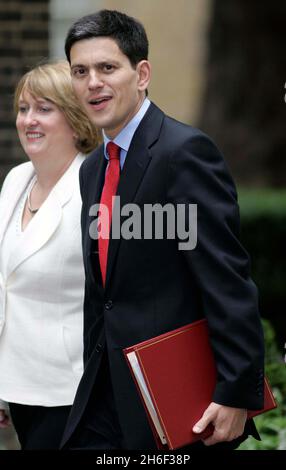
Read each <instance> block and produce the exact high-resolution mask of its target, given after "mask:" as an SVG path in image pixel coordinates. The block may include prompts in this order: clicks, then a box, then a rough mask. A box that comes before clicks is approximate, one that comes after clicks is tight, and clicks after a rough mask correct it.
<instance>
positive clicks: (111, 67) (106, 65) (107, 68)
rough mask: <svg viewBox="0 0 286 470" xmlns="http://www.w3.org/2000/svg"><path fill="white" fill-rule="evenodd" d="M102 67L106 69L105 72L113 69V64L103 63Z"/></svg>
mask: <svg viewBox="0 0 286 470" xmlns="http://www.w3.org/2000/svg"><path fill="white" fill-rule="evenodd" d="M103 69H104V70H105V71H106V72H111V71H112V70H113V69H114V66H113V65H111V64H105V65H104V66H103Z"/></svg>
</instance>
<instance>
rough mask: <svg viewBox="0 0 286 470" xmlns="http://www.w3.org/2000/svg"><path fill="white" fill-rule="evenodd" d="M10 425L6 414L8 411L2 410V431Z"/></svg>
mask: <svg viewBox="0 0 286 470" xmlns="http://www.w3.org/2000/svg"><path fill="white" fill-rule="evenodd" d="M9 424H10V419H9V416H8V415H7V413H6V410H2V409H0V429H4V428H7V426H9Z"/></svg>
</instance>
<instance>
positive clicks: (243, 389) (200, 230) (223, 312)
mask: <svg viewBox="0 0 286 470" xmlns="http://www.w3.org/2000/svg"><path fill="white" fill-rule="evenodd" d="M168 179H169V181H168V188H169V189H168V200H170V201H171V202H173V203H175V204H177V203H184V204H186V206H185V207H186V212H185V214H186V219H187V221H188V209H187V208H188V204H197V245H196V247H195V248H194V249H193V250H189V251H180V253H181V255H182V256H184V257H185V259H186V262H187V264H188V268H189V270H191V272H192V274H193V277H194V278H195V281H196V283H197V286H198V289H199V293H200V298H201V303H202V307H203V314H204V315H205V317H206V318H207V321H208V325H209V330H210V339H211V344H212V348H213V351H214V355H215V360H216V365H217V385H216V389H215V392H214V395H213V401H215V402H216V403H220V404H223V405H227V406H233V407H238V408H248V409H259V408H261V407H262V406H263V362H264V346H263V344H264V342H263V331H262V325H261V320H260V315H259V310H258V294H257V288H256V286H255V284H254V283H253V281H252V280H251V277H250V262H249V257H248V255H247V253H246V251H245V250H244V248H243V247H242V246H241V244H240V242H239V208H238V205H237V200H236V190H235V187H234V183H233V181H232V178H231V176H230V175H229V172H228V169H227V167H226V165H225V163H224V160H223V157H222V156H221V154H220V152H219V151H218V149H217V148H216V146H215V145H214V144H213V143H212V141H211V140H210V139H209V138H208V137H207V136H206V135H204V134H202V133H198V134H195V135H193V136H191V137H190V138H189V139H185V141H184V143H183V144H182V145H181V147H180V148H177V150H176V151H175V152H173V154H172V156H171V157H170V161H169V178H168ZM190 277H191V276H190Z"/></svg>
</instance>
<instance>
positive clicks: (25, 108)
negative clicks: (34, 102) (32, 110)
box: [19, 106, 28, 113]
mask: <svg viewBox="0 0 286 470" xmlns="http://www.w3.org/2000/svg"><path fill="white" fill-rule="evenodd" d="M27 110H28V108H27V106H19V113H25V112H26V111H27Z"/></svg>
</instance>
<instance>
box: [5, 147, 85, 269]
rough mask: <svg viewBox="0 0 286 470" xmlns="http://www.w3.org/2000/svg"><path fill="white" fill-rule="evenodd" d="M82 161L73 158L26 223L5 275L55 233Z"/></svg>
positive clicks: (81, 158) (70, 195) (78, 157)
mask: <svg viewBox="0 0 286 470" xmlns="http://www.w3.org/2000/svg"><path fill="white" fill-rule="evenodd" d="M82 161H83V156H81V155H78V156H77V157H76V158H75V160H74V161H73V162H72V164H71V165H70V167H69V168H68V170H67V171H66V172H65V174H64V175H63V176H62V177H61V179H60V180H59V181H58V182H57V184H56V185H55V186H54V188H53V189H52V191H51V192H50V194H49V196H48V197H47V199H46V200H45V202H44V203H43V205H42V206H41V209H40V210H39V212H37V214H36V215H35V216H34V218H33V219H32V220H31V221H30V222H29V224H28V225H27V227H26V229H25V231H24V232H23V234H22V236H21V238H20V240H19V243H18V244H17V246H16V247H15V250H14V251H13V253H12V254H11V256H10V259H9V262H8V267H7V277H8V276H9V275H10V274H11V273H12V272H13V271H14V270H15V269H16V268H17V267H18V266H19V265H20V264H21V263H23V261H25V260H26V259H27V258H28V257H29V256H31V255H33V254H34V253H36V252H37V251H38V250H40V249H41V248H42V247H43V246H44V245H45V244H46V243H47V241H48V240H49V239H50V238H51V237H52V235H53V234H54V233H55V231H56V229H57V227H58V226H59V224H60V221H61V218H62V208H63V206H64V205H65V204H66V203H67V202H68V201H69V200H70V199H71V197H72V194H73V191H74V186H75V178H74V173H75V172H78V169H79V166H80V165H81V163H82Z"/></svg>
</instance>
